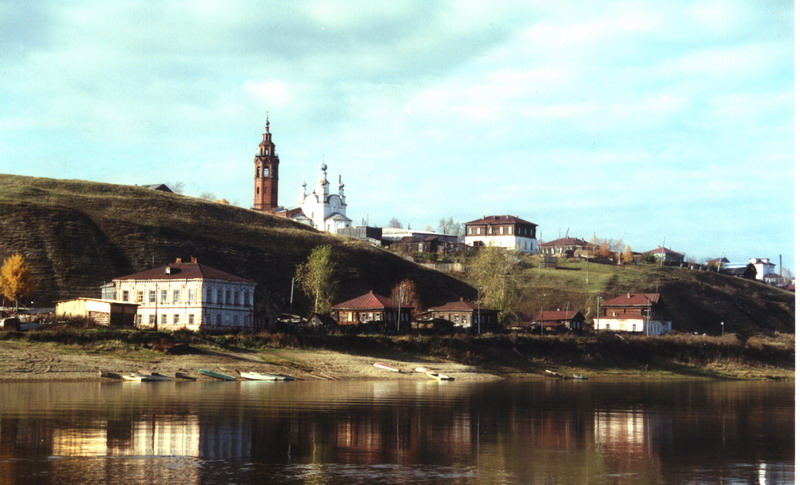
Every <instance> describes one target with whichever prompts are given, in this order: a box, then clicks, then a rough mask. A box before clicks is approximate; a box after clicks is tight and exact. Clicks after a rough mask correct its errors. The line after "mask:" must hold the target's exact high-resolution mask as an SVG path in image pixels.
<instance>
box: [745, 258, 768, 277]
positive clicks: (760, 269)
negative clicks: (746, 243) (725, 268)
mask: <svg viewBox="0 0 800 485" xmlns="http://www.w3.org/2000/svg"><path fill="white" fill-rule="evenodd" d="M747 262H748V263H750V264H752V265H753V266H755V268H756V279H757V280H759V281H764V276H766V275H768V274H773V273H775V263H770V262H769V258H750V259H749V260H748V261H747Z"/></svg>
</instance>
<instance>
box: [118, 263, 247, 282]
mask: <svg viewBox="0 0 800 485" xmlns="http://www.w3.org/2000/svg"><path fill="white" fill-rule="evenodd" d="M167 268H169V273H167ZM196 279H208V280H222V281H238V282H242V283H255V282H254V281H251V280H248V279H246V278H242V277H241V276H236V275H233V274H230V273H226V272H224V271H220V270H218V269H216V268H212V267H211V266H206V265H204V264H200V263H172V264H168V265H165V266H159V267H158V268H153V269H148V270H145V271H140V272H139V273H134V274H132V275H127V276H120V277H118V278H114V280H196Z"/></svg>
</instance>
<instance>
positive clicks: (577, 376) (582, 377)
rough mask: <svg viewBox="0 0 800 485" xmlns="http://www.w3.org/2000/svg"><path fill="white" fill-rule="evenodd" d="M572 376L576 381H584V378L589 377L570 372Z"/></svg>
mask: <svg viewBox="0 0 800 485" xmlns="http://www.w3.org/2000/svg"><path fill="white" fill-rule="evenodd" d="M572 378H573V379H575V380H577V381H585V380H588V379H589V378H588V377H586V376H584V375H583V374H572Z"/></svg>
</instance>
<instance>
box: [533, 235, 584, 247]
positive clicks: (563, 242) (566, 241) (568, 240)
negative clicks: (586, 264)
mask: <svg viewBox="0 0 800 485" xmlns="http://www.w3.org/2000/svg"><path fill="white" fill-rule="evenodd" d="M588 245H589V243H588V242H586V241H584V240H583V239H579V238H577V237H562V238H561V239H556V240H554V241H550V242H546V243H542V244H540V245H539V247H540V248H541V247H549V246H588Z"/></svg>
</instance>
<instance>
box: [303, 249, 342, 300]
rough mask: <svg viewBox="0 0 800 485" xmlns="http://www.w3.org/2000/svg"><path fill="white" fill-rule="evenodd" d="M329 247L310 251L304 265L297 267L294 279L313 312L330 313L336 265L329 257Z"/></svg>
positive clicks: (330, 250) (330, 252) (334, 287)
mask: <svg viewBox="0 0 800 485" xmlns="http://www.w3.org/2000/svg"><path fill="white" fill-rule="evenodd" d="M331 254H332V248H331V246H330V245H325V246H317V247H315V248H314V249H312V250H311V254H309V255H308V259H307V260H306V262H305V263H301V264H298V265H297V269H296V270H295V279H296V280H297V283H298V284H299V285H300V289H302V290H303V293H305V294H306V295H307V296H308V297H309V298H310V299H311V300H312V303H313V312H314V313H322V314H327V313H330V311H331V307H332V305H333V296H334V293H335V291H336V281H335V278H334V275H335V274H336V264H335V263H334V261H333V258H332V256H331Z"/></svg>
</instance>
